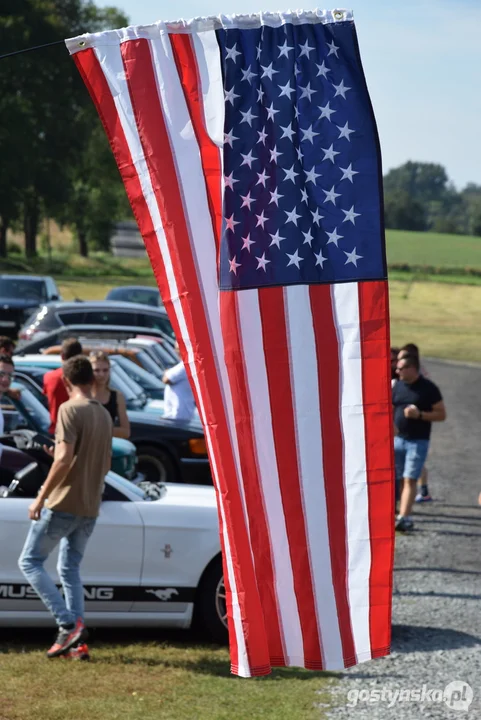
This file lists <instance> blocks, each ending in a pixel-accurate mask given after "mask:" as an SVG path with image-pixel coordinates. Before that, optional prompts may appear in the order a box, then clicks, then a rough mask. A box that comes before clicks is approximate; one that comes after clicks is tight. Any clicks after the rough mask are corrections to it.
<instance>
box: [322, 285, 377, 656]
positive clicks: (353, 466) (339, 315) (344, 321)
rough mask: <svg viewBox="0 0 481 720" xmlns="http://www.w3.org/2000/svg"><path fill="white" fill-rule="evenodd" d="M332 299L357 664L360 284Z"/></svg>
mask: <svg viewBox="0 0 481 720" xmlns="http://www.w3.org/2000/svg"><path fill="white" fill-rule="evenodd" d="M331 297H332V299H333V309H334V320H335V323H336V328H337V335H338V339H339V362H340V373H341V378H340V381H341V407H342V409H341V422H342V434H343V442H344V479H345V487H346V531H347V551H348V571H347V588H348V597H349V606H350V608H351V622H352V633H353V639H354V647H355V651H356V656H357V658H358V660H365V659H367V658H368V657H370V647H371V640H370V634H369V608H370V595H369V575H370V571H371V540H370V532H369V499H368V491H367V473H366V448H365V432H364V412H363V398H362V354H361V334H360V326H359V323H360V317H359V296H358V285H357V283H338V284H337V285H334V286H332V288H331Z"/></svg>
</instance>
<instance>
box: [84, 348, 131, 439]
mask: <svg viewBox="0 0 481 720" xmlns="http://www.w3.org/2000/svg"><path fill="white" fill-rule="evenodd" d="M89 360H90V362H91V363H92V368H93V371H94V377H95V382H94V386H93V389H92V396H93V397H94V398H95V399H96V400H98V401H99V403H101V404H102V405H103V406H104V408H105V409H106V410H107V412H108V413H109V415H110V417H111V418H112V422H113V424H114V432H113V435H114V437H118V438H125V439H126V440H127V439H128V438H129V437H130V424H129V418H128V417H127V407H126V404H125V398H124V396H123V395H122V393H121V392H119V391H118V390H111V388H110V386H109V383H110V360H109V356H108V355H106V354H105V353H103V352H92V353H90V356H89Z"/></svg>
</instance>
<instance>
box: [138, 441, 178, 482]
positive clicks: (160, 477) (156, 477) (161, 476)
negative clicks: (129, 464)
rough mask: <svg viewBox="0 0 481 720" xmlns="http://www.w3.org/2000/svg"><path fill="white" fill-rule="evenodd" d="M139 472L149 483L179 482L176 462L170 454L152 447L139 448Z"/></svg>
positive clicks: (142, 446)
mask: <svg viewBox="0 0 481 720" xmlns="http://www.w3.org/2000/svg"><path fill="white" fill-rule="evenodd" d="M137 460H138V462H137V470H138V472H139V473H142V474H143V475H145V479H146V480H148V481H149V482H154V483H164V482H177V472H176V468H175V465H174V462H173V460H172V458H171V456H170V455H169V453H168V452H166V451H165V450H162V449H161V448H158V447H153V446H152V445H141V446H140V447H138V448H137Z"/></svg>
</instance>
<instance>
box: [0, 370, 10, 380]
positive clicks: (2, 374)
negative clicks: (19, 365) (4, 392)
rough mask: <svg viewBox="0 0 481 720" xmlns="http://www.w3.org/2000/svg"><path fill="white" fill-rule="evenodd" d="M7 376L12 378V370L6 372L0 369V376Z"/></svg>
mask: <svg viewBox="0 0 481 720" xmlns="http://www.w3.org/2000/svg"><path fill="white" fill-rule="evenodd" d="M4 377H8V378H10V380H11V379H12V378H13V372H6V370H0V378H4Z"/></svg>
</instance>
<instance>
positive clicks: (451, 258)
mask: <svg viewBox="0 0 481 720" xmlns="http://www.w3.org/2000/svg"><path fill="white" fill-rule="evenodd" d="M386 245H387V259H388V264H389V265H390V266H392V265H410V266H417V267H423V266H431V267H437V268H459V269H463V268H475V269H477V270H479V271H480V274H481V237H470V236H468V235H441V234H436V233H422V232H407V231H404V230H387V231H386Z"/></svg>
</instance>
